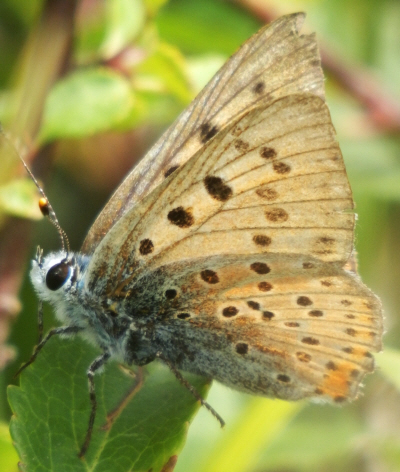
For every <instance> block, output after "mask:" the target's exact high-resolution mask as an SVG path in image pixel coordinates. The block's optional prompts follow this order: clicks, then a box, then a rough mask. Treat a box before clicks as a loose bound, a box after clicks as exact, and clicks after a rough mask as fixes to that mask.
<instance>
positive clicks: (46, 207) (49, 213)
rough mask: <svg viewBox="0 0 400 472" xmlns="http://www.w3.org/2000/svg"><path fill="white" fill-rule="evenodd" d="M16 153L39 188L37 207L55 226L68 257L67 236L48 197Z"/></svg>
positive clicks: (22, 160)
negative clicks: (39, 196)
mask: <svg viewBox="0 0 400 472" xmlns="http://www.w3.org/2000/svg"><path fill="white" fill-rule="evenodd" d="M18 155H19V158H20V159H21V162H22V164H23V165H24V167H25V169H26V171H27V172H28V174H29V177H30V178H31V179H32V181H33V183H34V184H35V185H36V187H37V189H38V190H39V193H40V195H41V196H42V197H41V198H40V199H39V209H40V211H41V213H42V215H43V216H45V217H46V218H47V219H48V220H49V221H50V223H51V224H53V225H54V226H55V228H56V230H57V233H58V235H59V236H60V240H61V247H62V250H63V251H65V252H66V253H67V257H68V253H69V252H70V245H69V240H68V236H67V234H66V232H65V231H64V230H63V229H62V228H61V225H60V223H59V222H58V218H57V215H56V213H55V211H54V210H53V207H52V206H51V203H50V202H49V199H48V198H47V196H46V194H45V192H44V190H43V188H42V187H41V186H40V184H39V182H38V181H37V179H36V177H35V176H34V175H33V173H32V171H31V170H30V168H29V167H28V164H27V163H26V162H25V161H24V159H23V158H22V156H21V155H20V154H19V153H18Z"/></svg>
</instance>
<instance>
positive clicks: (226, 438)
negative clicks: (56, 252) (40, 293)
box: [0, 0, 400, 472]
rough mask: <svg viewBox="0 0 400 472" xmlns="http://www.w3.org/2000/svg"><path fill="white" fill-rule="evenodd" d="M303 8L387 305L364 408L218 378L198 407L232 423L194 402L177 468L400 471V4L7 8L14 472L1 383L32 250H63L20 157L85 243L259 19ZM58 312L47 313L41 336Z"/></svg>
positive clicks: (369, 260) (7, 299) (1, 18)
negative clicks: (249, 391) (274, 398)
mask: <svg viewBox="0 0 400 472" xmlns="http://www.w3.org/2000/svg"><path fill="white" fill-rule="evenodd" d="M296 11H305V12H306V13H307V19H306V22H305V25H304V27H303V29H302V32H312V31H316V32H317V37H318V41H319V44H320V49H321V53H322V58H323V67H324V71H325V74H326V93H327V102H328V104H329V107H330V110H331V114H332V119H333V123H334V125H335V127H336V130H337V134H338V139H339V142H340V145H341V148H342V152H343V155H344V159H345V163H346V166H347V170H348V175H349V179H350V183H351V186H352V189H353V193H354V199H355V202H356V211H357V213H358V216H359V217H358V224H357V232H356V247H357V252H358V261H359V272H360V274H361V276H362V278H363V280H364V282H365V283H366V284H367V285H368V286H369V287H370V288H371V289H372V290H373V291H374V292H375V293H377V294H378V295H379V296H380V298H381V300H382V303H383V306H384V311H385V317H386V320H385V327H386V335H385V338H384V341H385V348H386V349H385V352H384V353H383V354H379V355H378V356H377V370H376V372H375V373H374V374H373V375H370V376H368V377H367V378H366V380H365V388H364V390H363V395H362V397H361V398H360V399H359V400H358V401H357V402H356V403H354V404H352V405H350V406H346V407H343V408H333V407H331V406H321V405H310V404H306V403H299V404H296V405H295V406H292V407H290V409H289V410H288V409H285V407H282V405H281V403H280V402H275V403H274V402H272V403H271V402H270V401H269V400H260V399H257V398H253V397H249V396H246V395H241V394H238V393H236V392H232V391H230V390H228V389H227V388H225V387H223V386H221V385H217V384H214V385H213V387H212V389H211V391H210V394H209V396H208V401H209V403H211V404H212V405H213V407H214V408H215V409H216V410H217V411H218V412H219V413H220V414H221V415H222V417H223V418H224V419H225V421H226V422H227V423H228V428H227V430H226V431H221V430H220V429H219V426H218V424H217V422H216V421H215V419H214V418H212V416H211V415H210V414H209V413H208V412H207V411H203V410H204V409H202V410H201V411H200V412H199V414H198V415H197V417H196V418H195V420H194V422H193V424H192V425H191V427H190V429H189V432H188V439H187V443H186V445H185V447H184V449H183V451H182V453H181V455H180V458H179V460H178V464H177V466H176V468H175V471H177V472H184V471H189V470H190V471H191V472H202V471H207V472H210V471H214V470H215V471H219V472H225V471H228V470H229V471H230V472H235V471H237V472H241V471H243V472H245V471H246V472H267V471H282V472H289V471H290V472H291V471H293V472H297V471H308V472H310V471H318V472H330V471H337V470H343V471H354V472H358V471H360V472H373V471H377V472H386V471H388V472H391V471H398V470H400V341H399V339H400V323H399V321H400V316H399V313H400V312H399V310H400V290H399V287H398V285H399V283H398V281H399V280H400V250H399V249H400V85H399V84H400V2H398V1H396V0H337V1H335V2H332V1H328V0H309V1H306V0H304V1H300V0H299V1H295V0H292V1H285V0H279V1H266V0H248V1H246V0H243V1H240V0H237V1H222V0H198V1H196V2H189V1H185V0H170V1H167V0H115V1H106V0H103V1H100V0H82V1H79V2H75V1H72V0H71V1H62V0H61V1H57V0H53V1H44V0H41V1H39V0H30V1H29V2H26V1H23V0H2V1H1V2H0V64H1V67H0V120H1V122H2V124H3V127H4V136H3V139H2V140H1V145H0V231H1V232H0V367H1V373H0V386H1V389H0V420H1V421H0V451H3V450H4V454H3V452H0V455H2V456H3V457H4V458H5V457H6V456H7V457H9V458H10V459H9V460H10V463H13V464H15V462H16V459H15V455H13V454H15V453H13V452H12V451H11V450H10V449H9V447H8V445H9V443H10V440H9V438H8V433H7V424H8V421H9V418H10V415H11V412H10V409H9V406H8V404H7V399H6V395H5V387H6V385H7V384H9V383H11V382H13V380H12V375H13V373H14V372H15V371H16V370H17V367H18V366H19V365H20V363H21V362H22V360H24V359H27V358H28V357H29V355H30V353H31V351H32V347H33V346H34V344H35V342H36V339H37V326H36V315H35V313H36V310H37V301H36V298H35V296H34V294H33V291H32V289H31V287H30V284H29V281H28V280H27V277H26V274H27V270H28V268H29V260H30V259H31V258H32V257H33V255H34V252H35V247H36V245H38V244H40V245H41V246H42V247H43V248H44V249H45V251H46V252H48V251H49V250H52V249H58V248H59V240H58V237H57V234H56V232H55V230H54V228H53V227H52V226H51V225H50V224H49V223H48V222H47V221H43V220H40V215H39V214H38V210H37V209H36V205H37V203H36V202H37V195H36V193H35V189H34V188H33V186H32V183H31V182H29V181H28V180H27V179H26V178H25V174H24V171H23V169H22V166H21V165H20V163H19V161H18V156H17V154H16V152H15V151H14V149H13V148H14V146H16V147H17V148H18V149H19V151H20V152H21V154H22V155H23V156H24V157H25V159H26V160H27V162H28V163H29V165H30V166H31V167H32V169H33V170H34V173H35V175H36V176H37V177H38V178H39V179H40V180H41V181H42V182H43V183H44V186H45V189H46V192H47V195H48V197H49V199H50V201H51V202H52V205H53V207H54V209H55V210H56V212H57V216H58V219H59V221H60V223H61V225H62V227H63V228H64V230H65V231H66V233H67V234H68V237H69V239H70V242H71V246H72V248H73V249H75V250H78V249H79V247H80V245H81V243H82V241H83V239H84V237H85V234H86V232H87V231H88V229H89V227H90V225H91V223H92V222H93V220H94V218H95V217H96V215H97V214H98V212H99V211H100V210H101V208H102V207H103V205H104V204H105V202H106V201H107V199H108V198H109V196H110V194H111V193H112V191H113V189H115V187H116V186H117V185H118V183H119V182H121V180H122V179H123V177H124V175H125V174H126V173H127V171H128V170H129V169H130V168H131V167H132V165H133V163H134V162H135V161H136V160H138V159H140V157H141V156H143V154H144V153H145V152H146V150H147V149H149V147H150V146H151V144H152V143H153V142H154V141H155V139H156V138H157V137H158V136H159V135H160V133H161V132H162V131H163V130H164V129H165V128H166V127H167V126H168V124H169V123H171V122H172V120H173V119H174V118H175V117H176V116H177V115H178V114H179V112H180V111H182V110H183V109H184V107H185V106H187V105H188V104H189V103H190V101H191V100H192V99H193V98H194V96H195V95H196V94H197V92H199V91H200V89H201V88H202V86H204V85H205V84H206V82H207V81H208V80H209V79H210V78H211V76H212V75H213V74H214V73H215V72H216V71H217V70H218V68H219V67H220V66H221V65H222V64H223V63H224V62H225V61H226V59H227V58H228V57H229V56H230V55H231V54H232V53H233V52H234V51H235V50H236V49H237V48H238V47H239V46H240V44H241V43H243V42H244V41H245V40H246V39H247V38H248V37H250V36H251V35H252V34H253V33H254V32H256V31H257V30H258V29H259V28H260V26H261V25H262V24H264V23H266V22H269V21H271V20H273V19H275V18H277V17H278V16H281V15H283V14H286V13H292V12H296ZM21 310H22V311H21ZM51 317H52V315H51V313H48V312H46V325H47V326H51V325H52V323H53V321H52V318H51ZM271 405H272V407H271ZM274 405H275V407H274ZM271 408H272V410H271ZM271 411H273V413H271ZM2 448H3V449H2ZM10 467H11V466H10ZM2 470H3V469H2ZM4 470H10V471H11V470H17V469H16V468H15V469H14V468H9V469H8V468H7V469H4Z"/></svg>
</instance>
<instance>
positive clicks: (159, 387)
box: [8, 338, 207, 472]
mask: <svg viewBox="0 0 400 472" xmlns="http://www.w3.org/2000/svg"><path fill="white" fill-rule="evenodd" d="M96 355H98V352H96V350H95V349H93V348H92V347H91V346H89V345H88V344H87V343H85V342H84V341H83V340H81V339H78V338H76V339H74V340H73V341H71V340H60V339H54V338H53V339H51V340H50V341H49V343H48V345H46V346H45V348H44V349H43V351H42V352H41V353H40V355H39V356H38V358H37V360H36V361H35V362H34V363H33V364H32V365H31V366H30V367H28V368H27V369H26V370H25V371H23V372H22V374H21V386H20V387H15V386H11V387H9V392H8V393H9V401H10V404H11V407H12V410H13V412H14V417H13V418H12V421H11V426H10V430H11V435H12V438H13V441H14V443H15V445H16V448H17V451H18V453H19V456H20V459H21V461H22V462H23V464H24V470H25V471H27V472H31V471H35V472H39V471H40V472H45V471H46V472H47V471H49V472H50V471H74V472H79V471H84V470H88V469H89V470H91V471H92V472H109V471H110V470H112V471H113V472H122V471H131V470H135V472H140V471H148V470H149V469H152V470H153V472H157V471H159V470H160V469H161V468H162V466H163V465H164V464H165V463H166V462H167V461H168V460H169V458H170V457H171V456H173V455H176V454H178V453H179V452H180V450H181V448H182V447H183V444H184V441H185V437H186V430H187V425H188V422H190V421H191V419H192V417H193V415H194V414H195V412H196V411H197V409H198V407H199V405H198V402H196V401H195V399H194V398H193V397H192V395H191V394H190V393H189V392H188V391H187V390H186V389H185V388H184V387H182V385H180V383H179V382H178V381H177V380H176V379H175V377H174V376H173V374H172V373H171V372H169V370H168V369H167V368H165V367H163V366H161V365H158V364H157V363H153V364H152V365H151V374H150V375H148V376H145V381H144V383H143V385H142V386H141V387H140V388H139V389H138V391H137V392H136V393H134V394H133V395H132V396H131V397H129V395H128V394H129V392H130V391H132V389H133V388H134V387H135V386H136V385H137V378H136V379H135V378H132V376H131V375H127V374H126V372H125V373H124V372H123V371H122V370H121V369H120V368H119V366H118V365H117V364H116V363H110V364H109V365H107V366H106V369H105V374H104V375H97V376H96V378H95V380H96V394H97V398H98V403H99V405H98V410H97V416H96V422H95V426H94V431H93V437H92V441H91V443H90V446H89V449H88V451H87V453H86V456H85V459H84V460H81V459H79V458H78V457H77V453H78V451H79V449H80V446H81V445H82V442H83V439H84V437H85V433H86V430H87V422H88V418H89V413H90V406H89V395H88V387H87V379H86V375H85V372H86V370H87V367H88V365H89V364H90V362H91V361H93V359H94V358H95V357H96ZM186 377H187V379H188V380H189V382H190V383H191V384H192V385H194V386H195V388H197V389H198V391H199V392H200V393H201V394H202V395H204V394H205V393H206V391H207V387H206V382H205V380H204V379H202V378H199V377H195V376H192V375H188V376H186ZM127 398H128V399H129V401H127V404H126V405H125V406H124V407H123V408H121V411H120V414H119V416H117V417H116V418H115V420H114V422H113V423H112V424H111V426H110V427H109V428H108V429H107V428H105V425H106V424H107V422H106V416H107V413H110V412H112V411H114V410H115V409H116V408H118V406H119V405H121V404H123V402H124V400H125V399H127Z"/></svg>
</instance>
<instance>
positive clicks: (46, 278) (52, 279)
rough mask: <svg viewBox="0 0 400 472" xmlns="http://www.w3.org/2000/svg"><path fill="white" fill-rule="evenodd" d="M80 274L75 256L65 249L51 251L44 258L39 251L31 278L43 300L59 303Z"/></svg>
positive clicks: (33, 264) (33, 263) (33, 262)
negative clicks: (67, 252)
mask: <svg viewBox="0 0 400 472" xmlns="http://www.w3.org/2000/svg"><path fill="white" fill-rule="evenodd" d="M77 275H78V266H77V264H76V261H75V257H74V256H73V255H71V254H69V255H67V254H66V253H65V251H59V252H55V253H50V254H49V255H47V256H46V257H45V258H42V253H41V251H38V253H37V255H36V257H35V259H34V260H33V261H32V269H31V273H30V276H31V280H32V284H33V286H34V288H35V290H36V292H37V294H38V296H39V298H40V299H41V300H46V301H49V302H50V303H51V302H53V303H57V302H58V301H60V299H62V298H64V296H65V292H68V291H69V290H70V289H71V287H72V286H73V285H74V283H75V281H76V279H77Z"/></svg>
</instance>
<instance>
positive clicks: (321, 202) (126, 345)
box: [26, 13, 382, 455]
mask: <svg viewBox="0 0 400 472" xmlns="http://www.w3.org/2000/svg"><path fill="white" fill-rule="evenodd" d="M303 20H304V14H302V13H299V14H294V15H288V16H284V17H282V18H280V19H278V20H277V21H275V22H274V23H272V24H271V25H269V26H266V27H264V28H262V29H261V30H260V31H259V32H258V33H257V34H255V35H254V36H253V37H252V38H250V39H249V40H248V41H247V42H246V43H245V44H244V45H243V46H242V47H241V48H240V49H239V50H238V51H237V52H236V54H234V55H233V56H232V57H231V59H230V60H229V61H228V62H227V63H226V64H225V65H224V66H223V67H222V69H221V70H220V71H219V72H218V73H217V74H216V75H215V77H214V78H213V79H212V80H211V81H210V83H209V84H208V85H207V86H206V87H205V88H204V90H203V91H202V92H201V93H200V94H199V95H198V97H197V98H196V99H195V100H194V101H193V103H192V104H191V105H190V106H189V107H188V109H187V110H185V111H184V112H183V113H182V114H181V116H180V117H179V118H178V119H177V120H176V122H175V123H174V124H173V125H172V126H171V127H170V128H169V129H168V130H167V131H166V132H165V133H164V135H163V136H162V137H161V138H160V140H159V141H158V142H157V143H156V144H155V146H154V147H153V148H152V149H151V150H150V152H149V153H148V154H147V156H146V157H145V158H144V159H143V160H142V161H141V162H140V163H139V164H138V165H137V166H136V167H135V168H134V169H133V170H132V172H131V173H130V174H129V175H128V176H127V177H126V179H125V180H124V182H123V183H122V184H121V186H120V187H119V189H118V190H117V191H116V192H115V194H114V195H113V196H112V197H111V199H110V201H109V202H108V204H107V205H106V207H105V208H104V210H103V211H102V212H101V214H100V215H99V217H98V218H97V220H96V222H95V223H94V225H93V226H92V228H91V229H90V231H89V233H88V235H87V237H86V240H85V242H84V244H83V246H82V250H81V251H80V252H79V253H71V252H70V251H69V250H68V249H63V250H62V251H60V252H59V253H55V254H50V255H49V256H46V257H45V258H44V259H42V257H41V256H40V255H39V256H38V257H37V258H36V260H35V261H34V262H33V268H32V271H31V278H32V282H33V284H34V286H35V289H36V291H37V293H38V296H39V298H40V299H41V300H44V301H48V302H50V303H51V304H52V305H53V306H54V307H55V310H56V315H57V317H58V318H59V320H60V321H61V322H62V323H63V326H62V327H59V328H55V329H53V330H52V331H50V333H49V334H48V335H47V336H46V337H45V338H44V339H43V340H42V342H41V343H40V344H39V345H38V347H37V348H36V350H35V352H34V354H33V356H32V358H31V360H30V361H29V363H31V362H32V361H33V360H34V358H35V357H36V355H37V354H38V352H39V351H40V349H41V348H42V347H43V346H44V344H45V343H46V342H47V340H48V339H49V338H50V337H51V336H53V335H55V334H64V335H65V334H71V335H73V334H76V333H79V334H81V335H83V336H84V337H85V338H87V339H89V340H90V341H91V342H92V343H94V344H95V345H97V346H98V347H99V349H100V351H101V354H100V355H99V357H98V358H97V359H95V360H94V361H93V363H92V364H91V366H90V367H89V370H88V377H89V381H90V389H91V401H92V413H91V416H90V423H89V430H88V434H87V436H86V439H85V442H84V445H83V447H82V450H81V453H80V454H81V455H83V454H84V453H85V451H86V449H87V446H88V444H89V440H90V435H91V430H92V427H93V421H94V417H95V411H96V398H95V392H94V383H93V376H94V374H95V372H96V371H97V370H98V369H99V368H100V367H101V366H103V365H104V364H105V363H106V362H107V361H108V360H110V359H117V360H119V361H123V362H125V363H127V364H135V365H144V364H147V363H149V362H151V361H153V360H155V359H160V360H161V361H163V362H165V363H166V364H167V365H168V366H169V367H170V368H171V370H172V371H173V372H174V373H175V375H176V376H177V377H178V378H179V379H180V380H181V381H182V382H183V383H185V380H184V379H183V378H182V376H181V374H180V372H179V371H181V370H182V371H188V372H192V373H196V374H200V375H204V376H207V377H210V378H213V379H216V380H218V381H220V382H222V383H224V384H226V385H229V386H231V387H233V388H235V389H238V390H241V391H244V392H248V393H252V394H259V395H265V396H270V397H275V398H281V399H286V400H298V399H301V398H305V397H309V398H319V399H323V400H328V401H333V402H338V403H339V402H343V401H346V400H352V399H354V398H355V397H356V395H357V391H358V387H359V385H360V382H361V379H362V378H363V376H364V375H365V373H367V372H371V371H372V370H373V358H372V354H371V352H376V351H378V350H379V349H380V348H381V336H382V313H381V305H380V302H379V300H378V299H377V297H376V296H375V295H374V294H373V293H372V292H371V291H370V290H369V289H368V288H367V287H365V286H364V285H363V284H362V282H361V281H360V279H359V277H358V276H357V274H356V273H355V271H354V270H353V269H351V268H350V265H351V263H352V261H353V251H354V223H355V215H354V213H353V212H352V209H353V206H354V205H353V200H352V195H351V189H350V186H349V182H348V179H347V176H346V171H345V167H344V163H343V159H342V155H341V151H340V148H339V145H338V143H337V141H336V137H335V131H334V128H333V125H332V122H331V117H330V114H329V110H328V107H327V105H326V104H325V101H324V88H323V74H322V70H321V65H320V57H319V53H318V49H317V44H316V40H315V36H314V35H313V34H312V35H299V33H298V31H299V28H300V26H301V24H302V22H303ZM43 208H44V210H45V211H48V212H49V213H50V218H51V219H52V221H53V222H56V219H55V216H54V215H53V213H52V210H51V207H50V206H49V205H48V204H47V203H46V202H44V203H43ZM29 363H28V364H29ZM28 364H26V365H28ZM191 391H192V393H194V394H195V395H197V396H198V394H197V393H196V392H195V391H194V390H193V388H191ZM203 403H204V401H203ZM208 408H209V409H211V407H209V406H208ZM211 411H213V410H212V409H211ZM213 413H214V414H215V415H216V416H218V415H217V414H216V413H215V412H214V411H213ZM218 418H219V417H218ZM219 419H220V418H219ZM220 421H222V420H221V419H220Z"/></svg>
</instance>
